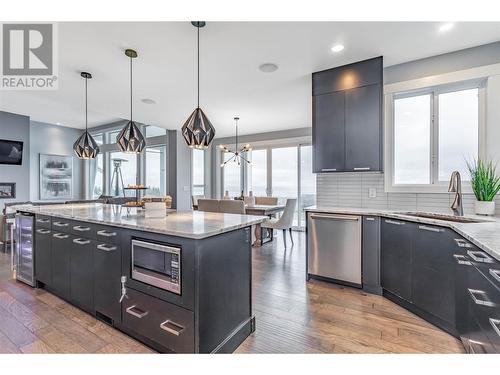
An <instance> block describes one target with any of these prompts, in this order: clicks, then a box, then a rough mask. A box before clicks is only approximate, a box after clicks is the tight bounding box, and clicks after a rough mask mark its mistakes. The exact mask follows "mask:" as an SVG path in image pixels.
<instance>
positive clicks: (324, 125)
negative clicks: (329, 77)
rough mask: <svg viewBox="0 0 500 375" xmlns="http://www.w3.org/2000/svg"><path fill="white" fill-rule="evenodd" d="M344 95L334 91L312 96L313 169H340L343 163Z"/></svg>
mask: <svg viewBox="0 0 500 375" xmlns="http://www.w3.org/2000/svg"><path fill="white" fill-rule="evenodd" d="M344 107H345V95H344V93H343V92H334V93H330V94H324V95H319V96H315V97H313V123H314V124H315V126H314V127H313V148H314V154H313V171H314V172H316V173H321V172H335V171H337V170H338V171H341V170H343V168H344V164H345V126H344V117H345V116H344Z"/></svg>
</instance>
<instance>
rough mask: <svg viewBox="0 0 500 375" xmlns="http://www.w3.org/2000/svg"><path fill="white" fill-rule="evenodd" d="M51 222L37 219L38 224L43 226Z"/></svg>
mask: <svg viewBox="0 0 500 375" xmlns="http://www.w3.org/2000/svg"><path fill="white" fill-rule="evenodd" d="M49 221H50V220H49V219H36V222H37V223H41V224H46V223H48V222H49Z"/></svg>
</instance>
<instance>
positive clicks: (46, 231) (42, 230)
mask: <svg viewBox="0 0 500 375" xmlns="http://www.w3.org/2000/svg"><path fill="white" fill-rule="evenodd" d="M36 232H37V233H40V234H49V233H50V230H48V229H37V230H36Z"/></svg>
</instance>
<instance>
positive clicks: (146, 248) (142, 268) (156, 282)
mask: <svg viewBox="0 0 500 375" xmlns="http://www.w3.org/2000/svg"><path fill="white" fill-rule="evenodd" d="M131 261H132V279H134V280H137V281H141V282H143V283H146V284H148V285H152V286H155V287H157V288H160V289H164V290H168V291H169V292H172V293H176V294H181V249H180V248H178V247H173V246H168V245H163V244H158V243H154V242H149V241H144V240H136V239H133V240H132V260H131Z"/></svg>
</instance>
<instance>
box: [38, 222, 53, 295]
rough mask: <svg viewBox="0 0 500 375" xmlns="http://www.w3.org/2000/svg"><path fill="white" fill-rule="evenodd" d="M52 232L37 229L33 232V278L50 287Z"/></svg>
mask: <svg viewBox="0 0 500 375" xmlns="http://www.w3.org/2000/svg"><path fill="white" fill-rule="evenodd" d="M37 227H38V225H37ZM51 238H52V231H51V230H50V229H46V228H37V229H36V232H35V278H36V280H38V281H40V282H42V283H44V284H45V285H48V286H50V285H51V282H52V249H51V246H52V241H51Z"/></svg>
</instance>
